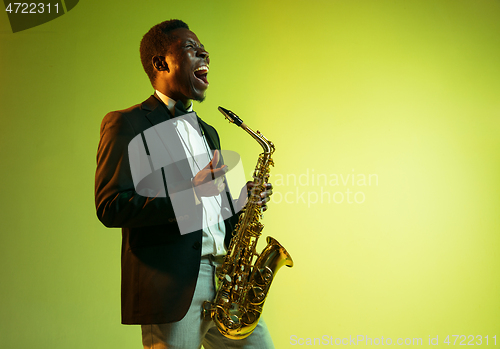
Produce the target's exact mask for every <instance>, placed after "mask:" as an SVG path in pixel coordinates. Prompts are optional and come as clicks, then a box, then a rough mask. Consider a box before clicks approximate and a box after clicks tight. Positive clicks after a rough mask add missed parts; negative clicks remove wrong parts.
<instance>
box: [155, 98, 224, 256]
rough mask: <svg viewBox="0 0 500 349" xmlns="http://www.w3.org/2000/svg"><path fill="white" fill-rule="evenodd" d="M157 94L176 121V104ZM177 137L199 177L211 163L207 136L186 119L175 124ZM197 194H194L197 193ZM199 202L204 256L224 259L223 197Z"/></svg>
mask: <svg viewBox="0 0 500 349" xmlns="http://www.w3.org/2000/svg"><path fill="white" fill-rule="evenodd" d="M156 94H157V95H158V97H160V99H161V100H162V102H163V103H165V105H166V106H167V108H168V110H169V111H170V113H171V114H172V115H173V116H174V117H175V116H176V115H175V103H176V101H174V100H173V99H171V98H170V97H168V96H166V95H164V94H163V93H161V92H160V91H158V90H156ZM186 110H187V111H188V112H191V111H193V103H192V102H191V105H190V106H189V107H188V108H187V109H186ZM174 125H175V127H176V129H177V133H178V135H179V137H180V138H181V143H182V146H183V148H184V152H185V153H186V158H187V159H188V162H189V166H190V167H191V171H192V173H193V176H194V175H196V174H197V173H198V172H199V171H200V170H201V169H202V168H204V167H205V166H206V165H207V164H208V163H209V162H210V160H211V158H212V156H211V152H210V147H209V146H208V143H207V140H206V138H205V135H203V134H202V135H201V136H200V134H199V133H198V131H197V130H195V129H194V127H193V126H192V125H191V124H190V123H189V122H187V121H185V120H183V119H182V118H180V119H178V120H177V122H175V123H174ZM193 193H194V190H193ZM194 196H195V199H196V202H197V203H198V204H202V205H203V229H202V232H203V240H202V248H201V255H202V256H205V255H209V254H212V255H214V256H221V255H224V254H226V249H225V247H224V236H225V234H226V228H225V225H224V219H223V218H222V215H221V203H222V197H221V195H220V194H219V195H216V196H211V197H202V198H201V200H200V199H199V198H197V197H196V194H195V193H194Z"/></svg>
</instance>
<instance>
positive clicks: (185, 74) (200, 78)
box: [157, 28, 210, 103]
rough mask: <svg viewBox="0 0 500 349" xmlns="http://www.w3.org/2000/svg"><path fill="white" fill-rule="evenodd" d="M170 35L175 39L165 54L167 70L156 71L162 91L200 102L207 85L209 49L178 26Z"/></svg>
mask: <svg viewBox="0 0 500 349" xmlns="http://www.w3.org/2000/svg"><path fill="white" fill-rule="evenodd" d="M171 34H172V35H173V36H174V38H175V39H174V41H173V44H172V45H171V46H170V50H169V52H168V53H167V54H166V55H165V63H166V69H165V70H164V71H161V72H158V73H161V74H157V81H158V79H159V81H158V82H160V85H159V86H162V87H163V88H162V89H163V90H164V91H161V92H163V93H165V94H166V95H167V96H169V97H170V98H172V99H174V100H182V101H183V102H184V103H188V101H189V100H191V99H194V100H197V101H202V100H203V99H205V91H206V90H207V88H208V80H207V73H208V65H209V63H210V60H209V58H208V52H207V51H205V48H204V47H203V45H202V44H201V43H200V41H199V40H198V38H197V37H196V35H195V34H194V33H193V32H192V31H190V30H188V29H185V28H178V29H175V30H174V31H172V33H171Z"/></svg>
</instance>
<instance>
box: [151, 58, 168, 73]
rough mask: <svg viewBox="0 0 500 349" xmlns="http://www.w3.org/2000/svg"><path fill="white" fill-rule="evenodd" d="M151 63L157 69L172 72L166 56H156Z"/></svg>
mask: <svg viewBox="0 0 500 349" xmlns="http://www.w3.org/2000/svg"><path fill="white" fill-rule="evenodd" d="M151 63H152V64H153V67H155V69H156V70H158V71H167V72H170V69H168V64H167V61H166V60H165V56H154V57H153V60H152V62H151Z"/></svg>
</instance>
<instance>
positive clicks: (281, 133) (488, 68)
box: [0, 0, 500, 349]
mask: <svg viewBox="0 0 500 349" xmlns="http://www.w3.org/2000/svg"><path fill="white" fill-rule="evenodd" d="M170 18H179V19H182V20H184V21H185V22H187V23H188V24H189V25H190V27H191V29H192V30H193V31H194V32H195V33H196V34H197V35H198V37H199V38H200V40H201V42H202V43H204V45H205V46H206V48H207V49H208V51H209V52H210V57H211V65H210V74H209V76H208V78H209V81H210V88H209V90H208V93H207V99H206V101H205V102H203V103H201V104H198V105H195V109H196V111H197V112H198V114H199V115H200V116H201V117H202V118H203V119H204V120H205V121H207V122H208V123H210V124H212V125H213V126H215V127H216V128H217V129H218V131H219V134H220V136H221V140H222V146H223V148H226V149H231V150H235V151H238V152H239V153H240V154H241V156H242V158H243V163H244V166H245V169H246V171H247V172H248V174H250V172H251V171H252V170H253V167H254V166H255V162H256V159H257V154H258V153H259V152H260V147H259V146H258V144H257V143H256V142H255V141H253V140H252V139H251V138H250V137H249V136H247V135H246V134H244V132H243V131H241V130H239V129H237V128H236V127H235V126H233V125H229V124H228V123H227V122H226V121H225V120H224V119H223V117H222V115H221V114H220V113H219V112H218V111H217V106H219V105H221V106H224V107H225V108H228V109H231V110H233V111H234V112H236V113H237V114H238V115H240V116H241V118H242V119H243V120H244V121H245V122H246V123H247V124H248V125H249V126H250V127H252V128H254V129H259V130H260V131H262V133H263V134H264V135H266V136H267V137H268V138H269V139H270V140H272V141H273V142H274V144H275V145H276V153H275V156H274V159H275V162H276V166H275V168H273V169H272V171H271V174H272V176H271V181H272V182H273V183H274V184H275V193H276V194H275V195H274V197H273V201H272V202H271V203H270V205H269V210H268V212H266V214H265V217H264V220H263V223H264V224H265V226H266V227H265V229H264V232H263V235H264V237H265V236H266V235H271V236H273V237H275V238H276V239H278V240H279V241H280V242H281V243H282V244H283V245H284V246H285V247H286V248H287V250H288V251H289V252H290V254H291V255H292V257H293V259H294V262H295V266H294V267H293V268H291V269H288V268H284V269H282V270H280V272H279V273H278V276H277V278H276V279H275V281H274V283H273V286H272V288H271V292H270V294H269V296H268V299H267V301H266V306H265V309H264V318H265V319H266V322H267V325H268V327H269V329H270V331H271V334H272V337H273V340H274V343H275V346H276V348H278V349H281V348H288V347H292V346H294V345H293V343H294V342H293V339H292V338H296V339H297V340H298V338H302V339H303V343H306V342H305V341H306V339H307V338H323V336H327V337H333V339H335V338H346V337H347V338H348V337H349V336H357V335H362V336H365V337H370V338H380V337H384V338H392V341H393V344H395V341H396V339H397V338H403V339H405V338H422V340H423V343H422V345H421V346H430V345H429V342H428V340H429V336H431V337H432V338H435V337H436V336H439V345H440V346H444V345H446V344H444V343H443V341H444V339H445V338H446V336H447V335H466V336H470V335H474V336H478V335H482V336H483V345H486V342H485V339H484V336H486V335H488V336H489V345H490V346H492V344H493V342H492V336H494V335H496V336H497V342H498V341H500V338H498V336H500V332H499V328H500V327H499V324H500V297H499V295H500V277H499V275H500V254H499V249H500V234H499V233H500V181H499V179H500V156H499V155H500V98H499V96H500V64H499V63H500V20H499V18H500V2H499V1H494V0H474V1H465V0H418V1H417V0H406V1H396V0H377V1H369V0H357V1H353V0H342V1H340V0H331V1H327V0H309V1H298V0H295V1H262V0H257V1H251V2H249V1H234V0H233V1H217V2H208V1H177V2H174V1H159V0H148V1H130V0H123V1H97V0H82V1H80V3H79V4H78V5H77V6H76V7H75V8H74V9H73V10H72V11H70V12H68V13H67V14H65V15H64V16H62V17H60V18H58V19H56V20H53V21H51V22H49V23H46V24H44V25H41V26H38V27H35V28H32V29H29V30H26V31H22V32H19V33H16V34H12V32H11V29H10V27H9V23H8V20H7V15H6V14H5V13H4V14H1V15H0V78H1V85H0V101H1V104H0V105H1V113H0V118H1V127H0V142H1V143H0V160H1V164H2V171H1V182H0V183H1V184H2V190H1V196H2V200H1V204H0V209H1V210H0V212H1V217H2V219H1V220H0V263H1V266H2V268H1V270H0V280H1V282H0V306H1V307H0V308H1V317H0V347H2V348H51V349H57V348H67V347H71V348H74V349H77V348H82V349H83V348H85V349H88V348H96V349H97V348H122V349H126V348H140V347H141V340H140V329H139V327H137V326H122V325H120V301H119V297H120V244H121V234H120V230H119V229H107V228H105V227H104V226H103V225H101V223H100V222H99V221H98V220H97V218H96V215H95V210H94V201H93V200H94V199H93V190H94V188H93V185H94V182H93V181H94V171H95V153H96V150H97V143H98V139H99V126H100V122H101V120H102V118H103V116H104V115H105V114H106V113H107V112H109V111H112V110H118V109H124V108H128V107H130V106H131V105H134V104H137V103H140V102H142V101H143V100H145V99H146V98H147V97H148V96H149V95H150V94H151V93H152V92H153V90H152V88H151V86H150V84H149V81H148V79H147V76H146V75H145V73H144V72H143V70H142V66H141V63H140V59H139V42H140V39H141V38H142V35H144V33H145V32H146V31H147V30H148V29H149V28H150V27H151V26H153V25H154V24H157V23H159V22H161V21H163V20H167V19H170ZM370 175H371V177H370V178H371V180H372V181H371V183H370V182H369V176H370ZM348 176H349V177H348ZM353 176H354V179H355V180H354V182H353V180H352V179H353ZM325 178H326V179H327V181H325ZM363 178H366V181H365V182H363V180H362V179H363ZM313 180H314V184H313ZM294 181H296V183H294ZM318 182H319V183H318ZM363 184H365V185H363ZM349 193H350V194H349ZM360 193H361V194H360ZM348 195H349V196H348ZM341 199H342V200H341ZM349 200H350V202H351V203H349ZM356 200H357V202H356ZM261 242H262V243H261V245H262V247H263V244H264V238H262V239H261ZM293 336H295V337H293ZM470 338H471V337H467V340H466V341H465V342H464V343H468V342H469V339H470ZM475 338H476V337H475ZM450 339H451V343H452V344H453V340H454V339H453V338H452V337H450ZM459 342H460V340H459V341H457V343H456V345H458V343H459ZM474 343H476V339H475V340H474ZM298 344H299V343H298V342H297V345H298ZM361 345H365V343H362V344H361ZM497 345H499V344H498V343H497ZM450 346H451V345H450Z"/></svg>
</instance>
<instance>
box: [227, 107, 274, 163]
mask: <svg viewBox="0 0 500 349" xmlns="http://www.w3.org/2000/svg"><path fill="white" fill-rule="evenodd" d="M219 111H220V112H221V113H222V114H224V116H225V117H226V119H227V120H228V121H229V122H230V123H231V124H235V125H236V126H239V127H241V128H242V129H244V130H245V131H246V132H247V133H248V134H249V135H250V136H252V137H253V138H254V139H255V140H256V141H257V142H258V143H259V144H260V146H261V147H262V149H264V153H265V154H267V155H269V156H271V155H272V154H273V153H274V144H273V143H272V142H271V141H269V140H268V139H267V138H266V137H264V135H263V134H262V133H260V132H259V131H257V132H255V131H253V130H252V129H251V128H250V127H248V126H247V125H246V124H245V123H244V122H243V120H241V119H240V117H239V116H238V115H236V114H235V113H233V112H232V111H231V110H229V109H226V108H222V107H219Z"/></svg>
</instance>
